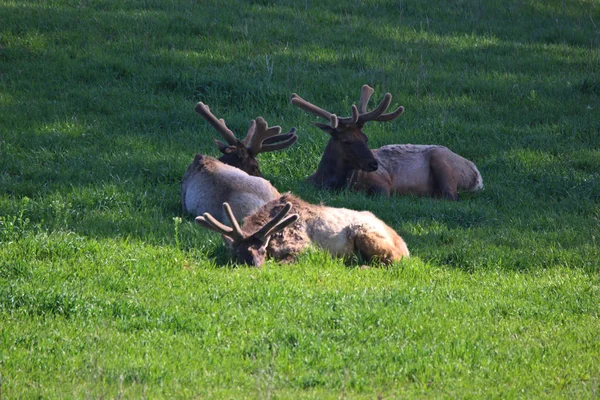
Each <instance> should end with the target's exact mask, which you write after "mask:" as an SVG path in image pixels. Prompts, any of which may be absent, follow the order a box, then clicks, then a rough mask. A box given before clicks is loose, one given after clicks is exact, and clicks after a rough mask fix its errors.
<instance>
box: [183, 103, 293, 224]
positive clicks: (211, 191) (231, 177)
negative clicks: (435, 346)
mask: <svg viewBox="0 0 600 400" xmlns="http://www.w3.org/2000/svg"><path fill="white" fill-rule="evenodd" d="M196 111H197V112H198V113H199V114H200V115H202V117H204V119H206V120H207V121H208V122H209V123H210V124H211V125H212V126H213V127H214V128H215V129H216V130H217V131H218V132H219V133H220V134H221V135H222V136H223V137H224V138H225V139H226V140H227V142H228V143H229V146H226V145H225V144H223V143H221V142H219V141H217V140H215V142H216V143H217V145H218V146H219V147H220V148H221V149H222V151H223V153H224V155H223V156H222V157H221V158H220V159H216V158H213V157H210V156H205V155H202V154H200V153H198V154H196V157H195V158H194V161H192V163H191V164H190V165H189V166H188V168H187V170H186V172H185V175H184V176H183V179H182V181H181V205H182V208H183V210H184V212H186V213H189V214H193V215H195V216H196V215H202V214H204V213H205V212H209V213H211V214H213V215H214V216H215V217H216V218H217V219H218V220H220V221H224V220H225V215H224V214H223V213H222V209H221V205H222V204H223V203H224V202H229V203H230V204H231V206H232V208H233V209H234V211H235V213H236V215H237V216H238V217H240V218H243V217H245V216H246V215H248V214H250V213H251V212H252V211H254V210H256V209H257V208H259V207H260V206H262V205H263V204H265V203H266V202H268V201H270V200H273V199H275V198H277V197H279V196H280V193H279V192H278V191H277V189H275V188H274V187H273V186H272V185H271V184H270V183H269V182H268V181H267V180H265V179H263V178H262V175H261V174H260V171H259V170H258V163H257V162H256V159H255V156H256V155H257V154H259V153H262V152H266V151H275V150H280V149H284V148H286V147H289V146H291V145H292V144H294V142H296V140H297V139H298V137H297V136H296V134H295V133H294V132H295V129H294V128H292V130H290V132H288V133H286V134H283V135H282V134H280V133H281V128H280V127H279V126H275V127H271V128H269V127H268V126H267V123H266V122H265V120H264V119H263V118H261V117H259V118H257V119H256V121H252V123H251V124H250V129H249V130H248V134H247V135H246V138H245V139H244V140H241V141H240V140H238V139H236V138H235V136H234V135H233V132H231V131H230V130H229V129H228V128H227V126H226V125H225V121H224V120H222V119H221V120H218V119H217V118H216V117H215V116H214V115H213V114H212V113H211V112H210V110H209V108H208V107H207V106H205V105H204V104H202V103H198V105H197V106H196ZM234 141H235V142H234ZM229 164H231V165H229ZM254 175H256V176H254Z"/></svg>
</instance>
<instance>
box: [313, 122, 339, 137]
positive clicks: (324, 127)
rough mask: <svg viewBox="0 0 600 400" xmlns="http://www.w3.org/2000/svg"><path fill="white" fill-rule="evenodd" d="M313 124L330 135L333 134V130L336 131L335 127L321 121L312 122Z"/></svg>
mask: <svg viewBox="0 0 600 400" xmlns="http://www.w3.org/2000/svg"><path fill="white" fill-rule="evenodd" d="M313 124H314V125H315V126H316V127H317V128H319V129H321V130H322V131H323V132H325V133H328V134H330V135H333V134H335V132H337V130H336V129H334V128H332V127H331V125H328V124H322V123H320V122H313Z"/></svg>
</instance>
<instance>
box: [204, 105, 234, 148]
mask: <svg viewBox="0 0 600 400" xmlns="http://www.w3.org/2000/svg"><path fill="white" fill-rule="evenodd" d="M196 112H197V113H198V114H200V115H201V116H202V118H204V119H205V120H206V121H207V122H208V123H209V124H211V125H212V127H213V128H215V129H216V130H217V132H219V133H220V134H221V136H222V137H223V139H225V141H226V142H227V143H229V144H230V145H232V146H235V145H236V144H237V141H238V140H237V138H236V137H235V135H234V134H233V132H232V131H231V130H229V128H227V126H226V125H225V120H223V119H217V117H215V116H214V115H213V113H211V112H210V109H209V108H208V106H207V105H206V104H204V103H202V102H199V103H198V104H196Z"/></svg>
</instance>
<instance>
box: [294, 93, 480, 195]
mask: <svg viewBox="0 0 600 400" xmlns="http://www.w3.org/2000/svg"><path fill="white" fill-rule="evenodd" d="M372 94H373V89H372V88H371V87H369V86H368V85H364V86H363V87H362V92H361V95H360V101H359V106H358V107H356V106H355V105H352V116H351V117H347V118H338V117H337V116H336V115H335V114H332V113H330V112H328V111H326V110H324V109H322V108H319V107H317V106H315V105H313V104H311V103H309V102H308V101H306V100H304V99H302V98H301V97H300V96H298V95H297V94H295V93H294V94H292V97H291V102H292V104H294V105H296V106H298V107H299V108H301V109H303V110H305V111H308V112H309V113H311V114H314V115H316V116H319V117H322V118H325V119H327V120H329V124H322V123H317V122H315V123H314V124H315V125H316V126H317V127H319V128H320V129H322V130H323V131H324V132H326V133H328V134H329V135H330V136H331V137H330V139H329V142H328V143H327V146H326V148H325V152H324V153H323V157H322V158H321V161H320V163H319V167H318V168H317V171H316V172H315V173H314V174H313V175H311V176H309V177H308V180H309V181H310V182H311V183H313V184H314V185H315V186H316V187H318V188H320V189H342V188H350V187H351V188H354V189H356V190H360V191H366V192H368V193H373V194H377V193H378V194H382V195H386V196H389V195H391V194H415V195H418V196H434V197H443V198H447V199H451V200H457V199H458V192H459V191H477V190H480V189H482V188H483V181H482V178H481V174H480V173H479V171H478V170H477V167H476V166H475V164H473V162H471V161H469V160H467V159H466V158H463V157H461V156H459V155H458V154H456V153H454V152H452V151H451V150H449V149H448V148H446V147H444V146H437V145H411V144H397V145H388V146H383V147H381V148H379V149H376V150H373V151H371V150H370V149H369V147H368V145H367V143H368V137H367V136H366V135H365V133H364V132H363V130H362V129H363V127H364V125H365V124H366V123H367V122H369V121H392V120H394V119H396V118H398V117H399V116H400V115H401V114H402V113H403V112H404V107H398V108H397V109H396V110H395V111H393V112H391V113H387V114H385V111H386V110H387V108H388V107H389V106H390V103H391V101H392V95H391V94H390V93H387V94H386V95H385V96H384V98H383V100H382V101H381V103H380V104H379V106H378V107H377V108H375V109H374V110H373V111H370V112H367V104H368V102H369V99H370V98H371V95H372Z"/></svg>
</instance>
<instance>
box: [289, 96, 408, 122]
mask: <svg viewBox="0 0 600 400" xmlns="http://www.w3.org/2000/svg"><path fill="white" fill-rule="evenodd" d="M373 92H374V89H373V88H372V87H370V86H369V85H363V87H362V89H361V93H360V100H359V103H358V107H356V106H355V105H354V104H353V105H352V116H351V117H347V118H338V117H337V116H336V115H335V114H332V113H330V112H329V111H326V110H324V109H322V108H320V107H317V106H315V105H314V104H312V103H309V102H308V101H306V100H304V99H303V98H301V97H300V96H298V95H297V94H296V93H293V94H292V97H291V103H292V104H293V105H295V106H297V107H300V108H301V109H303V110H304V111H308V112H309V113H311V114H314V115H316V116H318V117H322V118H325V119H328V120H329V121H330V125H331V127H332V128H334V129H335V128H337V126H338V124H341V125H352V124H360V125H362V124H364V123H366V122H369V121H391V120H393V119H396V118H398V117H399V116H400V114H402V113H403V112H404V107H402V106H400V107H398V108H397V109H396V110H395V111H393V112H391V113H387V114H384V112H385V111H386V110H387V109H388V107H389V106H390V103H391V102H392V95H391V94H390V93H386V94H385V96H384V97H383V100H382V101H381V103H379V106H377V108H376V109H374V110H373V111H371V112H367V104H368V103H369V99H370V98H371V95H372V94H373Z"/></svg>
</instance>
